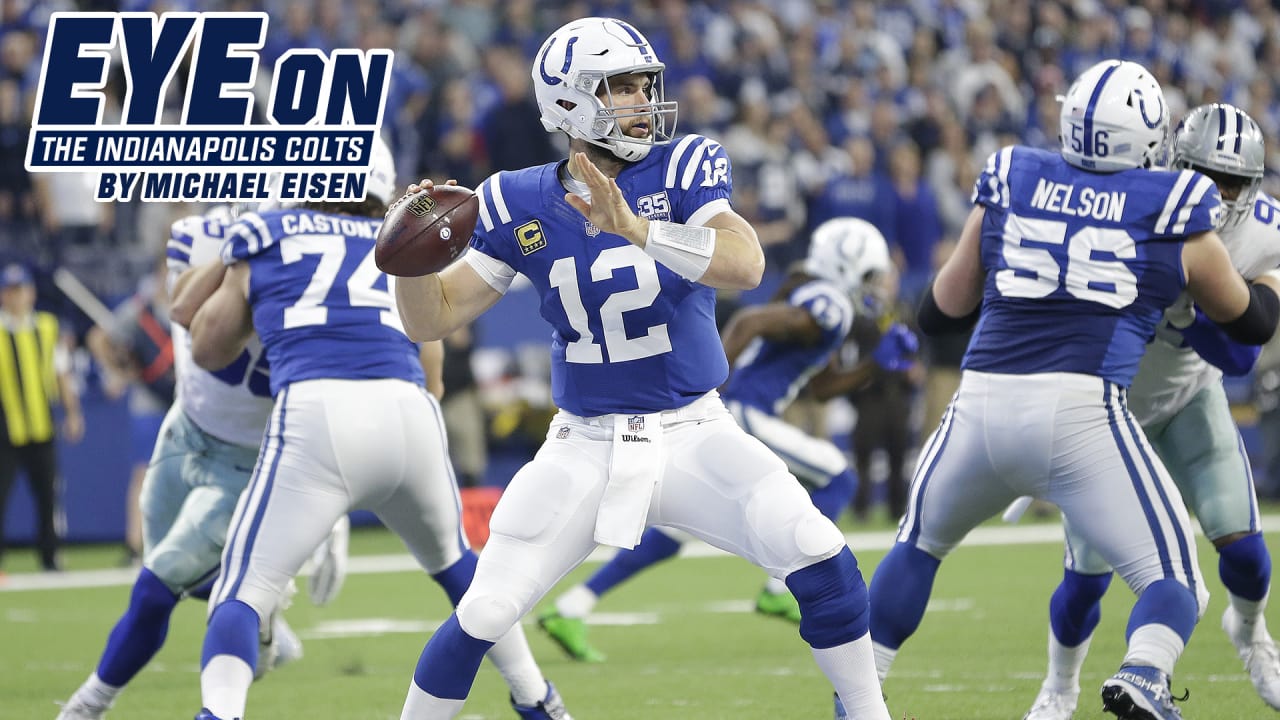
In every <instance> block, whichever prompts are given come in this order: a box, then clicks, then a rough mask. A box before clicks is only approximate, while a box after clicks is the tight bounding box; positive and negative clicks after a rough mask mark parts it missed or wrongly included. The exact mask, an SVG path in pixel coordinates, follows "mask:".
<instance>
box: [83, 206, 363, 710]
mask: <svg viewBox="0 0 1280 720" xmlns="http://www.w3.org/2000/svg"><path fill="white" fill-rule="evenodd" d="M231 220H232V218H231V214H230V212H229V211H228V209H227V208H226V207H225V206H220V207H218V208H215V209H214V210H212V211H210V212H209V213H207V214H206V215H204V216H191V217H186V218H183V219H181V220H179V221H178V222H176V223H174V225H173V227H172V228H171V233H170V239H169V241H168V247H167V251H166V256H167V257H166V264H167V269H168V280H167V282H168V285H169V296H170V297H171V298H172V302H171V303H170V313H169V318H170V320H171V322H172V326H171V330H170V332H171V335H172V338H173V362H174V368H175V371H176V379H177V390H178V391H177V394H176V402H175V403H174V404H173V405H172V407H170V408H169V411H168V412H167V414H166V415H165V421H164V424H163V425H162V426H161V430H160V433H159V436H158V437H157V439H156V448H155V450H154V452H153V453H152V459H151V462H150V465H149V466H148V467H147V471H146V475H145V478H144V480H143V484H142V494H141V497H140V507H141V512H142V530H143V548H144V553H143V563H142V570H141V571H140V572H139V573H138V578H137V580H135V581H134V584H133V590H132V593H131V594H130V598H129V605H128V607H127V608H126V610H125V612H124V615H123V616H122V617H121V618H120V620H119V621H117V623H116V625H115V627H114V628H113V629H112V630H111V634H110V637H109V638H108V640H107V646H106V648H105V649H104V650H103V652H102V656H101V658H100V659H99V661H98V665H97V667H96V669H95V670H94V672H93V673H92V674H91V675H90V676H89V678H88V679H87V680H85V682H84V683H83V684H82V685H81V686H80V687H79V688H78V689H77V690H76V691H75V693H74V694H73V695H72V696H71V698H70V699H69V700H67V702H66V703H65V704H64V705H63V707H62V710H61V712H60V713H59V714H58V720H98V718H101V717H103V715H104V714H105V713H106V711H107V710H108V709H109V708H110V707H111V705H112V703H114V702H115V699H116V697H117V696H118V695H119V694H120V692H121V691H122V690H123V689H124V686H125V685H126V684H128V683H129V682H130V681H131V680H132V679H133V677H134V676H135V675H137V673H138V672H139V671H141V670H142V668H143V667H144V666H145V665H146V664H147V663H148V662H149V661H150V660H151V658H152V657H154V655H155V653H156V652H158V651H159V649H160V647H161V646H162V645H163V644H164V641H165V638H166V636H167V634H168V626H169V617H170V615H172V614H173V610H174V608H175V607H176V606H177V603H178V601H179V600H181V599H182V598H184V597H197V598H201V599H204V598H207V597H208V590H209V583H210V580H211V578H212V577H213V576H214V574H215V573H216V572H217V569H218V560H219V556H220V555H221V553H222V546H223V542H224V541H225V539H226V535H227V525H228V524H229V523H230V521H231V514H232V512H233V511H234V510H235V506H236V501H237V500H238V499H239V497H240V493H241V491H243V490H244V488H245V487H246V486H247V485H248V484H249V474H250V472H251V471H252V469H253V465H254V462H255V461H256V459H257V456H258V446H259V444H260V443H261V442H262V435H263V431H264V430H265V428H266V425H267V417H268V415H270V413H271V393H270V388H269V387H268V371H267V366H266V359H265V357H264V356H263V355H262V349H261V346H260V345H259V344H258V343H257V342H256V341H255V342H251V343H250V344H249V346H248V347H246V348H245V350H244V351H243V352H242V353H241V356H240V357H239V358H237V359H236V361H235V362H233V363H232V364H231V365H230V366H228V367H227V368H225V369H224V370H223V371H221V372H217V373H210V372H207V371H205V370H203V369H201V368H199V367H196V366H195V365H194V364H193V363H192V361H191V349H190V339H189V337H188V335H187V332H186V328H185V325H186V324H187V323H189V322H190V320H191V315H192V313H193V312H194V309H195V308H198V307H199V305H200V304H201V303H203V302H204V300H205V299H206V298H208V296H209V294H211V293H212V292H213V290H214V289H215V288H216V287H217V284H218V282H219V281H220V280H221V278H222V268H223V267H224V266H223V265H222V263H221V262H212V263H210V262H207V261H216V260H217V257H218V253H219V252H220V250H221V249H222V243H223V240H224V239H225V238H224V234H225V229H226V225H227V224H228V223H230V222H231ZM346 531H347V524H346V518H345V517H344V518H343V519H342V520H341V521H340V522H339V523H338V524H337V525H336V526H335V530H334V532H333V533H332V534H331V536H330V537H331V539H334V538H340V539H336V540H334V542H330V543H327V547H329V548H333V547H335V546H338V545H342V544H344V541H345V533H346ZM325 558H326V564H325V565H324V566H323V567H322V568H321V569H320V570H319V571H318V572H317V575H319V576H323V577H326V578H329V579H330V580H333V581H334V582H333V583H330V584H329V585H328V586H327V587H325V588H323V590H321V589H320V588H319V587H317V586H315V585H314V584H313V586H312V589H313V590H315V591H316V593H313V599H318V600H320V601H327V600H328V599H330V598H331V597H332V596H333V594H335V593H336V592H337V588H338V586H339V585H340V575H341V572H340V570H338V568H339V567H340V566H342V565H343V564H344V563H345V562H346V557H345V554H342V555H339V554H327V553H326V555H325ZM317 593H319V594H317ZM262 629H263V633H262V635H261V638H260V639H261V640H262V643H261V644H262V653H263V658H262V659H261V660H260V662H259V664H258V671H259V674H261V673H262V672H265V671H266V670H267V669H269V668H272V667H276V666H278V665H280V664H283V663H285V662H288V661H290V660H293V659H296V658H298V657H300V656H301V654H302V646H301V643H300V642H299V641H298V639H297V636H296V635H294V634H293V631H292V630H291V629H290V628H289V626H288V624H287V623H286V622H285V621H284V618H283V617H282V615H281V614H280V613H276V614H275V615H274V616H273V618H272V620H271V622H270V623H264V625H263V628H262Z"/></svg>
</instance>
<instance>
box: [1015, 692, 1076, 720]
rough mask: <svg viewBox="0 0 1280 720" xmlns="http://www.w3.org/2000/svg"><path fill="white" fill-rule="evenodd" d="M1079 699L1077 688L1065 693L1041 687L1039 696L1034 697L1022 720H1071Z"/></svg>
mask: <svg viewBox="0 0 1280 720" xmlns="http://www.w3.org/2000/svg"><path fill="white" fill-rule="evenodd" d="M1079 697H1080V690H1079V688H1077V689H1076V691H1075V692H1073V693H1065V692H1056V691H1054V690H1050V689H1049V688H1047V687H1042V688H1040V694H1039V695H1037V696H1036V701H1035V702H1034V703H1032V704H1031V709H1030V710H1028V711H1027V714H1026V715H1023V716H1022V720H1071V715H1072V714H1073V713H1075V711H1076V700H1077V699H1078V698H1079Z"/></svg>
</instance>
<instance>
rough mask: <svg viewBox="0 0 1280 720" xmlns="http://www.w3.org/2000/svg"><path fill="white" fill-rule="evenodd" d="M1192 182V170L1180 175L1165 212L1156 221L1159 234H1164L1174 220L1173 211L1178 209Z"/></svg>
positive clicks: (1170, 194)
mask: <svg viewBox="0 0 1280 720" xmlns="http://www.w3.org/2000/svg"><path fill="white" fill-rule="evenodd" d="M1190 182H1191V171H1190V170H1183V171H1182V172H1180V173H1178V181H1177V182H1175V183H1174V184H1173V189H1172V190H1170V191H1169V197H1168V198H1167V199H1166V200H1165V203H1164V210H1163V211H1161V213H1160V219H1159V220H1156V227H1155V230H1156V232H1157V233H1164V232H1165V230H1167V229H1168V227H1169V221H1170V220H1172V219H1173V211H1174V210H1177V209H1178V202H1179V201H1180V200H1182V196H1183V195H1184V194H1186V191H1187V185H1188V184H1190Z"/></svg>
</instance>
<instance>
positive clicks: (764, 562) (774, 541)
mask: <svg viewBox="0 0 1280 720" xmlns="http://www.w3.org/2000/svg"><path fill="white" fill-rule="evenodd" d="M745 514H746V519H747V525H748V527H749V528H750V529H751V531H752V532H753V533H754V534H755V536H756V537H757V538H759V541H760V544H761V547H760V551H759V553H760V554H759V556H758V557H754V558H748V559H750V560H752V561H753V562H755V563H756V564H758V565H760V566H761V567H763V568H764V569H765V570H768V571H771V572H773V573H776V574H778V575H781V576H786V575H788V574H791V573H794V572H796V571H798V570H800V569H801V568H806V567H808V566H810V565H813V564H814V563H817V562H818V561H821V560H825V559H827V558H830V557H831V556H833V555H835V554H836V553H837V552H839V550H840V549H841V548H843V547H845V543H844V535H843V534H842V533H841V532H840V529H839V528H837V527H836V526H835V523H833V522H831V521H830V520H828V519H827V518H826V517H824V516H823V515H822V513H821V512H819V511H818V509H817V508H816V507H814V505H813V502H812V501H810V499H809V495H808V493H806V492H805V491H804V488H802V487H800V484H799V483H798V482H796V480H795V478H794V477H793V476H791V475H790V474H789V473H788V474H785V475H781V476H778V477H770V478H768V479H766V480H765V481H763V482H761V483H760V485H759V490H758V492H755V493H753V494H752V495H751V498H750V499H749V500H748V501H747V505H746V508H745Z"/></svg>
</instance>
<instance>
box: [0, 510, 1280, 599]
mask: <svg viewBox="0 0 1280 720" xmlns="http://www.w3.org/2000/svg"><path fill="white" fill-rule="evenodd" d="M1261 520H1262V526H1263V527H1264V528H1265V527H1276V526H1278V525H1280V515H1264V516H1262V518H1261ZM896 534H897V531H895V530H877V531H874V532H853V533H847V534H846V535H845V540H847V541H848V543H849V547H850V548H852V549H853V551H854V552H855V553H857V552H861V551H864V550H888V549H889V548H891V547H893V539H894V536H895V535H896ZM1060 542H1062V526H1061V525H1059V524H1057V523H1040V524H1035V525H987V526H983V527H980V528H977V529H976V530H974V531H973V532H971V533H969V537H967V538H965V540H964V543H963V545H964V546H974V545H1033V544H1044V543H1060ZM727 555H728V553H726V552H724V551H723V550H720V549H718V548H714V547H711V546H710V545H707V544H706V543H702V542H697V541H693V542H687V543H685V544H684V546H683V547H682V548H681V549H680V557H690V558H707V557H724V556H727ZM612 556H613V549H612V548H607V547H601V548H597V549H596V551H595V552H594V553H592V554H591V557H590V558H588V559H587V562H604V561H605V560H608V559H609V558H610V557H612ZM347 572H348V573H349V574H351V575H366V574H371V573H394V572H422V568H421V567H419V565H418V564H417V563H416V562H415V561H414V559H413V557H412V556H410V555H409V554H408V553H399V554H395V555H357V556H353V557H352V558H351V561H350V564H349V566H348V569H347ZM137 574H138V571H137V570H135V569H132V568H115V569H109V570H71V571H67V572H61V573H14V574H10V575H9V576H8V577H7V578H5V579H4V580H3V581H0V593H5V592H20V591H24V590H61V589H73V588H89V587H117V586H121V585H131V584H132V583H133V581H134V578H136V577H137Z"/></svg>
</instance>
